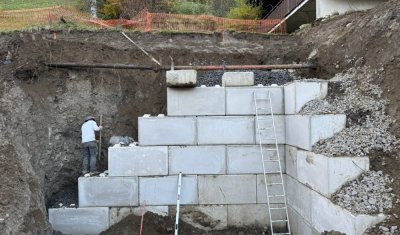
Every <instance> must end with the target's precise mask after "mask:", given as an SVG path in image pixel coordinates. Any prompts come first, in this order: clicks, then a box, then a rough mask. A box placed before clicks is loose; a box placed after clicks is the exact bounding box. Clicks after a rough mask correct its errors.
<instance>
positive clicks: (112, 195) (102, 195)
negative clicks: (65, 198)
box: [78, 177, 138, 207]
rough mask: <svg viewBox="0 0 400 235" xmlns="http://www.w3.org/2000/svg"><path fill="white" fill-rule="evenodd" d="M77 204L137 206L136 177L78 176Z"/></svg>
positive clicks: (82, 205)
mask: <svg viewBox="0 0 400 235" xmlns="http://www.w3.org/2000/svg"><path fill="white" fill-rule="evenodd" d="M78 189H79V206H81V207H90V206H137V205H138V179H137V177H80V178H79V179H78Z"/></svg>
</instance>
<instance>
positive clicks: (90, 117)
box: [85, 116, 95, 122]
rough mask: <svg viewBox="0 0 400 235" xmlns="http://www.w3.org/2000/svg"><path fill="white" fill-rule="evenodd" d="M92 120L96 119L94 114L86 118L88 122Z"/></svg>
mask: <svg viewBox="0 0 400 235" xmlns="http://www.w3.org/2000/svg"><path fill="white" fill-rule="evenodd" d="M90 120H93V121H94V120H95V119H94V117H93V116H87V117H86V118H85V122H87V121H90Z"/></svg>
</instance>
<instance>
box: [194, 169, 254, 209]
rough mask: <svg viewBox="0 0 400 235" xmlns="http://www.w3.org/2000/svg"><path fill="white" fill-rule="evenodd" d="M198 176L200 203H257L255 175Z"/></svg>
mask: <svg viewBox="0 0 400 235" xmlns="http://www.w3.org/2000/svg"><path fill="white" fill-rule="evenodd" d="M198 177H199V184H198V187H199V202H200V204H205V205H207V204H249V203H256V194H257V193H256V176H255V175H219V176H198ZM239 185H240V187H239Z"/></svg>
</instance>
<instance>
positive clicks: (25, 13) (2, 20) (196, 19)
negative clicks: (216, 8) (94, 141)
mask: <svg viewBox="0 0 400 235" xmlns="http://www.w3.org/2000/svg"><path fill="white" fill-rule="evenodd" d="M61 16H63V17H64V19H66V20H67V21H74V22H80V23H85V24H94V25H96V26H101V27H108V28H112V27H120V28H128V29H136V30H140V31H145V32H150V31H176V32H222V31H225V30H231V31H238V32H253V33H268V32H269V31H270V30H271V29H272V28H273V27H274V26H275V25H277V24H278V23H279V22H280V21H281V19H266V20H238V19H227V18H221V17H214V16H208V15H180V14H166V13H150V12H148V11H147V10H144V11H142V12H140V13H139V14H138V15H137V16H135V17H134V18H132V19H130V20H125V19H119V20H99V19H92V18H90V15H89V14H85V13H82V12H80V11H78V10H75V9H72V8H66V7H49V8H39V9H30V10H19V11H0V30H1V29H3V30H4V29H20V28H24V27H27V26H30V25H44V24H53V23H55V22H58V21H59V19H60V17H61ZM273 33H279V34H282V33H286V25H285V24H282V25H281V26H280V27H278V28H277V29H276V30H275V31H274V32H273Z"/></svg>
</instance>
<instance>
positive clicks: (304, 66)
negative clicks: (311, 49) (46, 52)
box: [46, 63, 316, 70]
mask: <svg viewBox="0 0 400 235" xmlns="http://www.w3.org/2000/svg"><path fill="white" fill-rule="evenodd" d="M46 65H47V66H48V67H55V68H100V69H101V68H103V69H139V70H160V69H161V70H171V66H163V67H153V66H149V65H133V64H78V63H48V64H46ZM174 69H175V70H187V69H193V70H277V69H316V66H315V65H312V64H274V65H227V66H224V65H210V66H174Z"/></svg>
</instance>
